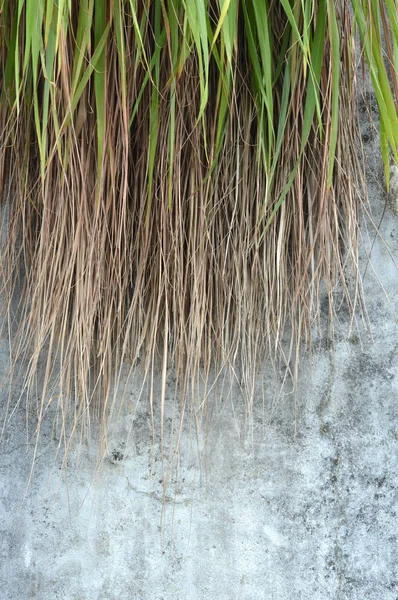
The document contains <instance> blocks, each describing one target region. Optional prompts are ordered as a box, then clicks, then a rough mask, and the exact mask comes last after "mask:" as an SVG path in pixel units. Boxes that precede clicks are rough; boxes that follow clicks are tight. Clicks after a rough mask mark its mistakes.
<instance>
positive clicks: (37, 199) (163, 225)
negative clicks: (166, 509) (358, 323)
mask: <svg viewBox="0 0 398 600" xmlns="http://www.w3.org/2000/svg"><path fill="white" fill-rule="evenodd" d="M350 9H351V10H350ZM358 39H359V44H360V56H361V59H362V62H363V64H364V65H365V64H366V68H367V69H368V71H369V73H370V76H371V81H372V85H373V89H374V93H375V95H376V98H377V103H378V106H379V110H380V123H381V125H380V139H381V154H382V157H383V161H384V167H385V177H386V184H387V187H388V185H389V177H390V175H389V172H390V171H389V169H390V159H391V156H393V157H395V159H397V153H398V115H397V106H398V84H397V74H396V73H397V70H396V69H397V64H398V16H397V10H396V2H395V0H386V1H384V0H383V1H381V0H353V1H352V2H351V3H348V2H347V1H345V0H336V1H332V0H317V1H316V0H297V1H296V2H290V1H289V0H281V1H280V2H275V1H273V0H271V1H268V0H266V1H264V0H262V1H261V2H260V1H259V0H247V1H242V2H240V1H238V0H222V1H220V2H214V1H211V2H210V1H208V0H195V1H194V0H171V1H170V2H166V1H165V0H113V1H112V2H111V1H109V2H103V1H99V0H81V1H79V2H77V1H76V0H58V1H57V2H55V1H54V0H0V88H1V96H0V199H1V201H2V202H3V203H4V204H5V205H7V206H8V207H9V215H10V218H9V220H8V222H7V224H6V225H5V239H4V241H3V244H2V248H1V263H0V264H1V269H2V275H3V277H2V282H3V283H2V286H1V293H2V297H3V304H2V306H3V314H4V316H5V318H6V321H7V322H8V325H9V327H10V329H15V328H16V332H15V333H13V340H14V341H13V343H12V348H11V351H12V364H13V365H17V364H18V363H19V362H22V364H23V365H24V386H23V392H27V394H28V397H29V398H31V400H30V402H31V403H35V404H34V406H35V407H36V409H37V418H38V431H39V430H40V423H41V421H42V419H43V418H44V417H45V414H46V411H47V410H48V408H49V406H50V405H51V406H52V405H53V404H54V402H55V403H57V411H58V414H59V415H60V418H61V421H62V423H64V432H65V435H64V438H63V439H62V442H60V443H62V444H64V448H65V449H67V448H68V447H69V443H70V439H71V438H73V436H74V435H75V434H76V432H77V430H78V429H79V428H82V429H83V430H85V429H87V428H88V427H89V424H90V419H91V418H96V419H98V420H99V421H100V423H101V424H102V425H103V428H104V429H103V430H104V434H106V424H107V418H108V414H109V411H110V410H111V407H112V403H113V402H114V398H115V396H114V395H113V392H112V390H113V389H114V386H115V384H116V387H117V382H118V373H120V370H121V368H122V366H123V365H124V364H126V363H128V364H131V365H134V364H136V363H137V362H138V361H140V362H141V366H142V369H143V372H144V375H145V377H146V378H147V380H148V381H149V382H150V381H151V379H152V378H153V376H154V373H155V372H156V371H159V372H160V374H161V380H162V392H161V395H160V398H159V404H160V407H161V413H162V415H163V414H164V405H165V401H166V380H167V374H168V372H169V370H170V369H172V370H173V371H174V373H175V375H176V380H177V383H176V389H177V390H178V391H177V397H178V402H179V415H180V418H181V419H182V418H183V416H184V411H185V410H186V407H187V406H189V403H191V405H192V403H193V410H198V411H199V408H198V407H200V411H202V410H204V408H203V407H204V406H205V403H204V404H203V402H202V401H198V403H197V404H195V402H196V400H195V393H194V392H193V391H192V389H193V387H194V384H195V382H197V381H199V380H202V381H204V382H205V386H204V387H205V390H206V382H207V381H208V379H209V375H210V372H212V371H214V370H215V371H216V372H220V371H222V370H223V369H231V370H232V371H233V372H236V373H239V374H240V375H239V377H240V378H241V381H242V384H243V386H244V388H245V390H246V392H247V393H246V397H247V402H248V405H249V406H248V408H250V402H251V401H252V398H253V389H254V381H255V378H256V373H257V372H258V370H259V368H260V367H261V365H263V364H264V361H266V360H275V359H277V358H278V357H280V356H282V355H283V352H285V350H284V349H283V346H282V341H283V339H284V336H286V334H289V336H290V342H289V343H288V355H289V357H290V358H291V357H296V358H297V359H298V357H299V354H300V347H301V346H302V344H303V343H304V344H310V343H311V334H312V331H313V328H314V326H315V325H316V323H317V322H319V317H320V302H321V297H322V290H323V289H324V290H326V295H327V298H328V301H329V304H328V305H329V316H330V318H331V319H332V318H333V314H334V310H335V307H334V293H335V291H336V290H338V291H339V294H340V296H343V297H344V299H345V301H346V304H347V307H348V310H349V311H350V314H351V315H354V313H355V311H356V307H357V306H358V304H359V302H360V284H359V279H358V211H359V206H360V203H361V201H362V200H363V198H364V193H365V191H364V189H363V185H362V183H361V182H362V171H361V169H362V165H361V163H360V161H359V159H358V152H357V150H358V122H357V107H356V85H357V82H356V81H357V75H358V70H359V69H360V68H361V65H360V64H358V63H357V58H356V56H357V54H356V47H355V44H356V40H358ZM350 275H354V284H350V283H349V277H350ZM17 290H18V294H16V291H17ZM16 295H17V297H18V300H17V301H16V300H15V298H16ZM26 365H27V366H26ZM36 386H39V388H40V392H39V393H37V390H36ZM54 390H55V391H54ZM205 396H206V391H205V392H204V397H205ZM152 401H153V402H154V400H153V399H152V396H151V403H152ZM151 406H152V408H153V405H152V404H151ZM69 421H70V423H71V426H70V427H69V429H68V427H67V423H68V422H69ZM67 430H68V431H69V433H68V434H67V433H66V432H67ZM161 434H162V435H163V429H162V432H161Z"/></svg>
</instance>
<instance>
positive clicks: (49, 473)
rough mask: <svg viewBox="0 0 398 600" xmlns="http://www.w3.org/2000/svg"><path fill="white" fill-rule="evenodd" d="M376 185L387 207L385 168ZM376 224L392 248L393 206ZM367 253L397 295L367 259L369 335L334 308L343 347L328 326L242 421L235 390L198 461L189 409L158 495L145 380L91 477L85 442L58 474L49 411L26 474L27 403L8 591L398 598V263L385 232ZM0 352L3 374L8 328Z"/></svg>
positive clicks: (28, 595)
mask: <svg viewBox="0 0 398 600" xmlns="http://www.w3.org/2000/svg"><path fill="white" fill-rule="evenodd" d="M369 190H370V193H371V196H372V203H373V207H374V210H375V217H376V221H377V220H378V219H379V217H380V216H381V212H382V209H383V204H382V203H383V199H384V195H383V190H382V188H381V186H380V184H379V181H378V180H377V179H372V178H370V180H369ZM381 229H382V233H383V235H384V237H385V241H386V242H387V243H388V247H389V249H390V251H391V254H392V256H393V257H395V259H396V258H397V253H398V221H397V217H396V216H395V215H394V214H393V213H392V212H391V211H390V210H387V212H386V215H385V219H384V222H383V224H382V228H381ZM372 235H374V233H372V232H371V236H372ZM371 243H372V239H371V238H368V237H367V235H366V233H365V232H364V245H365V246H366V247H367V248H369V247H370V246H371ZM364 257H365V254H364V253H363V258H364ZM372 262H373V265H374V267H375V270H376V272H377V276H378V277H379V278H380V280H381V283H382V284H383V286H384V288H385V291H386V292H387V293H388V296H389V299H388V300H387V298H386V296H385V294H384V291H383V289H382V287H381V284H380V282H379V281H378V280H377V277H376V276H375V274H374V273H373V270H372V268H368V271H367V275H366V279H365V282H364V288H365V297H366V300H367V310H368V315H369V321H370V323H371V328H372V334H373V340H372V339H371V336H370V335H369V334H368V333H366V332H365V331H364V329H363V328H362V327H361V326H359V330H360V335H359V334H358V332H356V334H355V335H352V336H350V337H348V338H347V331H348V325H349V323H348V321H347V314H346V313H345V312H344V310H343V309H342V310H341V311H340V313H339V322H338V323H337V327H336V338H335V340H336V341H335V347H334V350H332V349H330V348H328V344H327V343H325V339H322V336H321V337H320V338H319V340H318V341H317V342H316V344H315V347H314V352H313V354H312V356H307V357H305V358H304V359H303V362H302V370H301V379H300V385H299V390H298V393H297V395H296V396H294V395H292V394H289V382H288V383H287V387H286V388H285V390H284V393H283V394H282V395H281V396H280V397H279V398H276V397H275V395H274V394H273V387H274V385H275V383H276V385H278V384H279V383H280V380H281V379H282V378H283V373H277V374H276V378H274V376H273V375H272V374H270V373H269V372H267V374H265V375H264V378H263V381H259V385H258V390H257V392H256V401H255V405H254V409H253V414H252V417H251V418H250V419H249V420H246V421H245V418H244V408H243V401H242V398H241V396H240V394H239V390H238V389H237V386H236V385H234V386H232V388H231V389H229V388H228V386H226V387H225V388H224V391H223V393H222V394H220V395H217V394H216V396H215V400H214V406H213V408H214V415H213V419H212V421H211V426H210V429H209V432H208V441H207V446H206V452H205V453H203V452H202V454H201V456H200V468H199V467H198V452H197V443H196V438H195V430H194V422H193V421H192V419H187V421H186V423H187V427H186V430H185V431H184V433H183V438H182V442H181V452H180V461H179V469H178V473H177V475H176V476H175V478H174V479H173V480H172V481H170V482H169V485H168V488H167V497H166V498H164V497H163V484H162V483H161V480H162V478H164V473H163V472H162V461H161V455H160V450H159V445H158V443H157V442H156V443H155V445H153V444H152V439H151V419H150V413H149V410H148V404H147V397H146V396H145V394H144V395H143V397H142V400H141V402H140V404H139V406H138V408H137V407H136V400H137V397H138V390H139V380H138V379H135V380H133V381H132V382H131V384H130V387H129V389H128V391H127V402H126V405H125V412H124V414H123V418H122V419H120V420H119V425H118V426H117V427H116V429H115V431H114V433H113V434H112V435H111V437H110V442H109V447H108V456H109V458H108V459H107V460H105V462H104V464H103V465H102V468H101V470H100V473H99V476H98V477H97V479H95V480H93V477H92V476H93V473H94V472H95V458H96V453H95V448H94V447H93V446H87V445H85V444H83V445H82V446H81V448H80V452H78V451H77V450H74V451H73V452H72V453H71V454H70V460H69V469H68V479H67V480H66V478H65V474H64V475H62V476H61V477H59V472H60V471H59V467H60V464H59V461H57V460H54V455H55V450H56V448H57V441H58V438H57V431H56V430H55V431H54V430H53V428H52V422H51V421H50V420H48V421H46V422H45V423H44V425H43V429H42V439H41V443H40V445H39V447H38V449H37V453H36V455H35V460H34V471H33V475H32V478H31V480H30V485H29V487H28V488H26V486H27V482H28V480H29V477H30V472H31V465H32V461H33V458H34V448H33V447H32V445H29V446H28V447H27V446H26V441H25V440H26V435H25V420H26V414H25V412H24V408H23V406H22V405H21V406H20V407H18V408H17V409H16V411H15V412H14V414H13V416H12V418H11V419H10V420H9V422H8V424H7V428H6V430H5V432H4V435H3V442H2V446H1V448H0V600H28V599H36V600H56V599H60V600H61V599H62V600H133V599H143V600H144V599H148V600H161V599H163V600H199V599H200V600H213V599H214V600H257V599H264V600H265V599H267V600H300V599H302V600H329V599H330V600H332V599H333V600H356V599H358V600H397V598H398V546H397V532H398V516H397V511H398V503H397V502H398V496H397V489H398V460H397V459H398V404H397V392H398V360H397V351H398V335H397V334H398V328H397V321H396V313H397V312H398V310H397V309H398V300H397V299H398V273H397V270H396V267H395V266H394V263H393V260H392V258H391V255H390V254H389V250H388V248H387V246H386V244H385V243H384V242H383V243H382V242H381V241H380V240H378V241H377V242H376V244H375V247H374V251H373V255H372ZM1 357H2V358H1V362H0V369H2V370H3V373H4V372H5V370H6V368H7V348H6V345H5V342H3V347H2V350H1ZM5 401H6V396H5V395H4V396H3V404H4V403H5ZM190 427H191V429H190ZM166 450H167V448H166Z"/></svg>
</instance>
